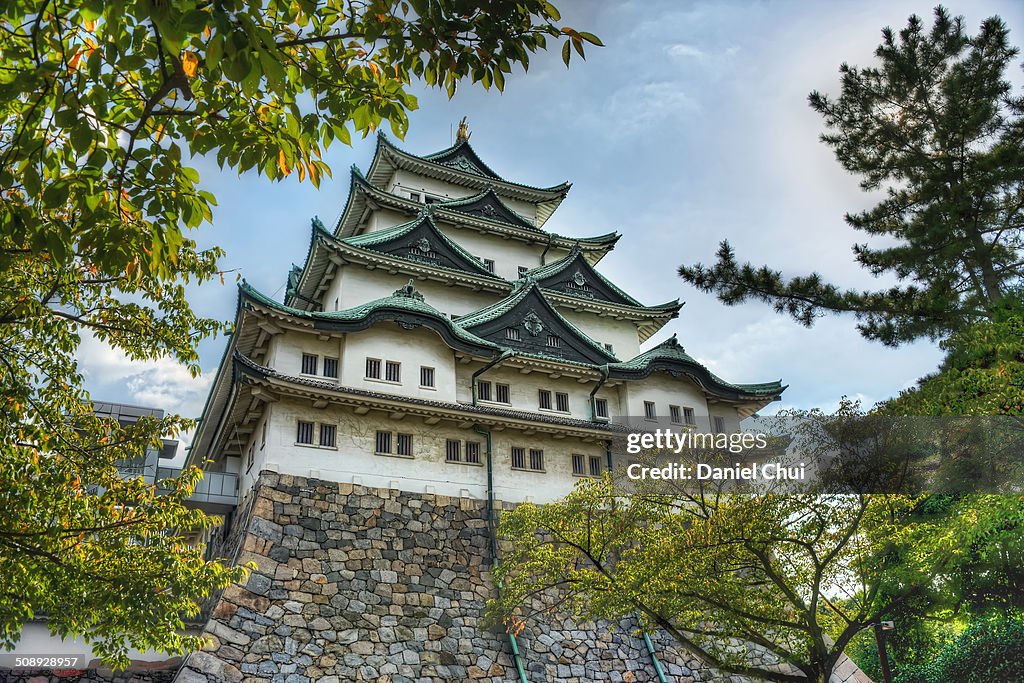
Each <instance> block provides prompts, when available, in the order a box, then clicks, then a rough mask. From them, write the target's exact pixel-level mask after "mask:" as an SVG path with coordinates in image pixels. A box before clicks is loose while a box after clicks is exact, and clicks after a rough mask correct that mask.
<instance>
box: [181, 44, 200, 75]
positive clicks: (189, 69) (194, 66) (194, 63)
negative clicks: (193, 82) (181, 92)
mask: <svg viewBox="0 0 1024 683" xmlns="http://www.w3.org/2000/svg"><path fill="white" fill-rule="evenodd" d="M181 70H182V71H184V72H185V75H186V76H188V77H189V78H195V77H196V73H197V72H198V71H199V57H197V56H196V53H195V52H192V51H190V50H185V52H184V53H183V54H182V55H181Z"/></svg>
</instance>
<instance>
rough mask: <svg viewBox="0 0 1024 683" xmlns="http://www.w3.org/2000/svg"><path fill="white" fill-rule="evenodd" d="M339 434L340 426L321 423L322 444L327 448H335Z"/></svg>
mask: <svg viewBox="0 0 1024 683" xmlns="http://www.w3.org/2000/svg"><path fill="white" fill-rule="evenodd" d="M337 434H338V428H337V427H336V426H335V425H324V424H322V425H320V445H321V446H324V447H325V448H334V446H335V437H337Z"/></svg>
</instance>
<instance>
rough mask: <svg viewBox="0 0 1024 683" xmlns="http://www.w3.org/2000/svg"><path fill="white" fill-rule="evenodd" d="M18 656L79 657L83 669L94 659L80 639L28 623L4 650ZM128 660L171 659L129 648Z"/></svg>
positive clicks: (44, 626) (159, 660)
mask: <svg viewBox="0 0 1024 683" xmlns="http://www.w3.org/2000/svg"><path fill="white" fill-rule="evenodd" d="M185 632H186V633H188V634H190V635H194V634H195V633H196V632H195V631H194V630H186V631H185ZM5 652H9V653H11V654H14V655H18V656H24V657H28V656H35V657H38V656H40V655H55V656H79V657H84V659H85V661H84V662H83V661H82V660H79V662H78V665H77V667H67V668H78V669H85V668H87V665H88V664H89V662H91V661H92V660H93V659H96V657H95V656H94V655H93V654H92V647H91V646H90V645H88V644H87V643H86V642H85V641H84V640H82V639H81V638H60V637H58V636H54V635H51V634H50V630H49V629H48V628H47V626H46V624H44V623H40V622H29V623H27V624H25V625H24V626H22V629H21V640H19V641H18V644H17V645H15V646H14V648H13V649H11V650H6V651H5ZM127 654H128V658H129V659H131V660H134V661H143V662H166V661H169V660H171V659H172V657H171V656H170V655H168V654H166V653H164V652H143V651H141V650H136V649H134V648H130V649H129V650H128V653H127Z"/></svg>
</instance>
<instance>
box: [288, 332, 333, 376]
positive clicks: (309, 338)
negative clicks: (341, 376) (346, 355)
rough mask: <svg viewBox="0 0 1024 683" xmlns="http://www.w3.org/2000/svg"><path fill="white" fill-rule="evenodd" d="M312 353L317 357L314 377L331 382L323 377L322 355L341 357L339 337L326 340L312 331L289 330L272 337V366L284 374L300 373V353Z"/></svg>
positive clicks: (296, 374)
mask: <svg viewBox="0 0 1024 683" xmlns="http://www.w3.org/2000/svg"><path fill="white" fill-rule="evenodd" d="M304 353H312V354H316V355H317V356H319V358H318V359H317V368H316V370H317V374H316V375H315V377H316V379H319V380H323V381H328V382H332V381H335V380H334V379H333V378H331V377H324V357H325V356H326V357H330V358H335V359H338V360H339V364H340V359H341V338H340V336H339V337H335V338H332V339H328V340H327V341H323V340H321V339H320V338H319V337H318V335H316V334H313V333H303V332H299V331H296V330H290V331H288V332H285V333H284V334H279V335H276V336H275V337H274V356H273V358H274V360H273V368H274V369H275V370H277V371H278V372H280V373H282V374H285V375H295V376H299V375H302V354H304Z"/></svg>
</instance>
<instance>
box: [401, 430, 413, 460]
mask: <svg viewBox="0 0 1024 683" xmlns="http://www.w3.org/2000/svg"><path fill="white" fill-rule="evenodd" d="M398 455H405V456H409V457H412V434H399V435H398Z"/></svg>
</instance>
